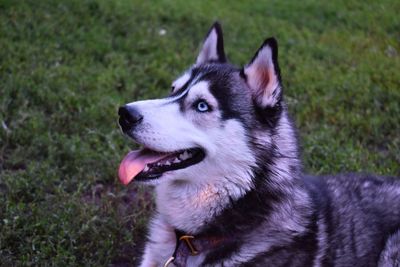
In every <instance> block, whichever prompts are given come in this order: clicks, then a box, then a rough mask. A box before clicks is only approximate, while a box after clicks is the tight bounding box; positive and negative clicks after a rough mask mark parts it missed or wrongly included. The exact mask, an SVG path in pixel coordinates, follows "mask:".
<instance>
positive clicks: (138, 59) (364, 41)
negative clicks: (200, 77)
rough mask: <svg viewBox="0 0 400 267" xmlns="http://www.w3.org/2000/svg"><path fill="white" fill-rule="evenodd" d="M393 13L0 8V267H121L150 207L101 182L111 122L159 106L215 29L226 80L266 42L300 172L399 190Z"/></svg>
mask: <svg viewBox="0 0 400 267" xmlns="http://www.w3.org/2000/svg"><path fill="white" fill-rule="evenodd" d="M398 10H400V2H399V1H396V0H385V1H372V0H370V1H355V0H352V1H348V0H346V1H345V0H342V1H331V2H329V3H328V2H327V1H325V2H322V1H317V0H314V1H312V0H311V1H241V2H239V1H237V2H232V1H226V0H225V1H218V2H217V1H213V2H200V1H193V2H188V1H174V2H172V1H147V2H144V1H135V0H134V1H131V0H129V1H128V0H121V1H106V0H98V1H97V0H96V1H95V0H84V1H78V0H73V1H50V0H47V1H45V0H43V1H33V0H32V1H12V0H0V47H1V49H0V123H1V125H0V265H3V266H14V265H15V266H31V265H40V266H51V265H55V266H107V265H109V264H112V263H115V264H117V263H124V262H125V263H129V262H130V263H132V264H134V262H135V261H136V260H137V257H138V251H139V250H140V246H141V244H142V243H143V241H142V240H143V235H144V233H145V231H146V230H145V229H146V228H145V224H146V222H147V219H148V216H149V211H150V210H151V209H152V207H153V204H152V202H151V194H150V193H144V191H145V189H143V188H141V187H137V186H136V185H134V184H133V185H131V186H130V187H128V188H125V187H123V186H121V185H120V184H119V182H118V181H117V177H116V170H117V167H118V164H119V161H120V160H121V158H122V156H123V155H124V154H125V153H126V152H127V151H128V150H129V147H132V144H131V143H129V142H127V140H126V139H124V138H123V136H122V135H121V134H120V132H119V129H118V127H117V114H116V110H117V108H118V107H119V106H120V105H121V104H123V103H126V102H128V101H132V100H136V99H143V98H149V97H159V96H163V95H166V94H167V92H168V89H169V87H170V83H171V81H172V79H173V78H174V77H175V76H176V75H178V74H179V73H180V72H181V71H183V70H184V69H185V68H186V67H187V66H189V65H190V64H192V63H193V62H194V58H195V55H196V52H197V49H198V47H199V43H200V41H201V40H202V39H203V37H204V34H205V33H206V32H207V30H208V27H209V26H210V25H211V24H212V22H213V21H214V20H215V19H218V20H220V21H221V23H222V24H223V28H224V31H225V41H226V42H225V43H226V51H227V53H228V56H229V58H230V59H231V60H232V61H233V62H235V63H236V64H238V65H243V64H245V63H247V61H248V60H249V59H250V58H251V56H252V55H253V53H254V52H255V50H256V49H257V48H258V46H259V45H260V44H261V43H262V41H263V39H264V38H265V37H268V36H275V37H277V39H278V41H279V45H280V65H281V68H282V75H283V80H284V85H285V89H286V91H285V94H286V96H287V100H288V103H289V107H290V110H291V113H292V115H293V117H294V118H295V119H296V121H297V124H298V126H299V128H300V132H301V139H302V144H303V145H302V147H303V156H304V163H305V168H306V169H307V170H308V171H310V172H313V173H328V172H340V171H368V172H375V173H379V174H385V175H388V174H392V175H393V174H394V175H400V153H399V150H400V134H399V133H400V115H399V114H400V78H399V69H400V44H399V42H400V41H399V40H400V36H399V31H398V29H400V17H399V16H398ZM161 29H165V30H166V34H165V35H160V34H159V32H160V30H161Z"/></svg>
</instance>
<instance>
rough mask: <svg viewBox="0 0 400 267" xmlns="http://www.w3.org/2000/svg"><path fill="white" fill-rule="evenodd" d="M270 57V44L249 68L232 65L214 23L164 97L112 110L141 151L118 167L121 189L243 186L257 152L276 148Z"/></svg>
mask: <svg viewBox="0 0 400 267" xmlns="http://www.w3.org/2000/svg"><path fill="white" fill-rule="evenodd" d="M277 56H278V49H277V42H276V40H275V39H274V38H269V39H267V40H266V41H265V42H264V43H263V44H262V46H261V47H260V48H259V50H258V51H257V52H256V54H255V55H254V57H253V58H252V59H251V61H250V63H249V64H247V65H246V66H244V67H243V68H236V67H234V66H233V65H231V64H229V63H227V60H226V56H225V53H224V46H223V37H222V30H221V27H220V25H219V24H218V23H215V24H214V25H213V26H212V27H211V29H210V30H209V32H208V34H207V36H206V38H205V41H204V43H203V45H202V48H201V50H200V53H199V55H198V56H197V60H196V63H195V64H194V65H193V66H192V67H190V68H189V69H188V70H187V71H185V72H184V73H183V75H181V76H180V77H179V78H177V79H176V80H175V81H174V82H173V83H172V90H171V92H170V94H169V95H168V96H167V97H166V98H163V99H156V100H145V101H137V102H132V103H129V104H126V105H124V106H122V107H121V108H120V109H119V112H118V114H119V116H120V118H119V124H120V126H121V128H122V130H123V132H124V133H125V134H126V135H128V136H129V137H131V138H132V139H134V140H135V141H136V142H137V143H138V144H140V145H141V146H142V147H143V148H142V149H140V150H138V151H132V152H130V153H129V154H128V155H127V156H126V157H125V158H124V160H123V161H122V163H121V165H120V169H119V177H120V180H121V181H122V183H124V184H128V183H129V182H130V181H131V180H132V179H134V178H135V180H138V181H139V180H140V181H147V182H151V183H152V184H159V183H163V181H171V180H172V181H174V182H177V183H180V184H187V183H211V182H220V183H224V181H226V180H225V179H228V180H229V181H230V182H232V183H233V184H236V185H237V186H238V188H241V189H243V190H246V189H248V188H250V187H251V186H252V175H253V169H254V168H255V167H256V166H257V164H258V163H257V162H258V160H259V159H260V155H259V154H260V151H261V150H262V151H264V152H265V153H267V154H268V153H272V151H273V150H274V149H275V148H274V147H275V144H274V141H273V139H274V130H275V129H274V128H276V127H278V126H277V125H278V124H279V123H278V120H279V118H280V117H281V116H280V115H281V112H282V109H283V105H282V89H281V81H280V73H279V67H278V62H277Z"/></svg>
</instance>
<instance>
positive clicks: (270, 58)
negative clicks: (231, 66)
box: [241, 37, 282, 108]
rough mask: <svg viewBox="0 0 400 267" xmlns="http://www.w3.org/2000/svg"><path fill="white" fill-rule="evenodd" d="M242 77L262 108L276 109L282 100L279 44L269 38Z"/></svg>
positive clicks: (245, 68)
mask: <svg viewBox="0 0 400 267" xmlns="http://www.w3.org/2000/svg"><path fill="white" fill-rule="evenodd" d="M241 74H242V76H243V78H244V79H245V80H246V83H247V85H248V86H249V88H250V90H251V91H252V94H253V97H254V99H255V101H256V102H257V103H258V104H259V105H260V106H261V107H264V108H265V107H274V106H275V105H276V104H277V103H279V101H280V100H281V98H282V87H281V78H280V70H279V65H278V43H277V41H276V39H275V38H273V37H272V38H268V39H266V40H265V41H264V43H263V44H262V46H261V47H260V48H259V49H258V51H257V53H256V54H255V55H254V57H253V59H252V60H251V61H250V63H249V64H247V65H246V66H245V67H244V68H243V70H242V73H241Z"/></svg>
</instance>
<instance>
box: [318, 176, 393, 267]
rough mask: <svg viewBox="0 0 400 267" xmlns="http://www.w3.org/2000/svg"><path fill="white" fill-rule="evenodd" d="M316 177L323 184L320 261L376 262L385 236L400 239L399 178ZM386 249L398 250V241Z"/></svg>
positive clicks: (341, 264)
mask: <svg viewBox="0 0 400 267" xmlns="http://www.w3.org/2000/svg"><path fill="white" fill-rule="evenodd" d="M318 178H319V179H321V180H322V181H323V183H324V184H325V186H326V189H325V190H324V191H323V192H325V194H326V195H325V197H326V203H325V204H324V205H325V206H324V211H323V214H324V220H323V222H322V223H325V229H326V240H327V244H326V256H325V259H324V261H323V262H324V263H326V264H328V265H334V266H351V265H352V266H376V262H377V261H378V259H379V257H380V256H381V254H382V253H383V252H382V248H383V247H385V244H386V243H387V242H388V240H389V239H390V238H396V239H397V242H399V241H400V239H399V232H398V231H399V229H400V181H399V180H398V179H396V178H394V177H379V176H374V175H370V174H342V175H336V176H324V177H318ZM396 232H397V235H396ZM392 241H393V240H390V242H392ZM389 250H392V251H397V253H400V243H398V245H397V247H388V248H387V249H386V252H388V251H389ZM398 264H400V263H398ZM389 266H390V265H389Z"/></svg>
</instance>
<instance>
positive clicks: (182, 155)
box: [179, 151, 189, 160]
mask: <svg viewBox="0 0 400 267" xmlns="http://www.w3.org/2000/svg"><path fill="white" fill-rule="evenodd" d="M179 158H180V159H181V160H186V159H188V158H189V153H188V152H187V151H185V152H183V153H182V154H180V155H179Z"/></svg>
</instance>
